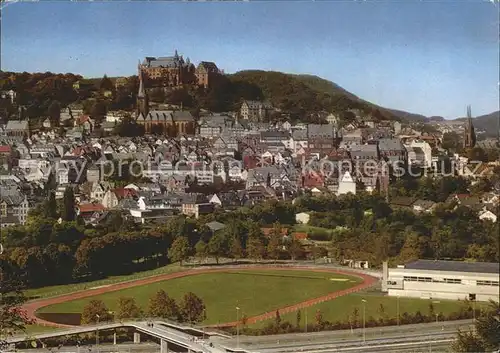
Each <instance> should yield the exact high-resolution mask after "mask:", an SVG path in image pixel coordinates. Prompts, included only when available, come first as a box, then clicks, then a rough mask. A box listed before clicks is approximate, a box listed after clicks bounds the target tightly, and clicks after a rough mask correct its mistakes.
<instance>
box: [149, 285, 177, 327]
mask: <svg viewBox="0 0 500 353" xmlns="http://www.w3.org/2000/svg"><path fill="white" fill-rule="evenodd" d="M149 315H150V316H152V317H160V318H164V319H170V320H177V319H178V317H179V315H180V310H179V307H178V305H177V303H176V302H175V299H173V298H170V297H169V296H168V294H167V293H166V292H165V291H164V290H159V291H158V292H156V294H155V295H154V296H153V297H151V298H150V300H149Z"/></svg>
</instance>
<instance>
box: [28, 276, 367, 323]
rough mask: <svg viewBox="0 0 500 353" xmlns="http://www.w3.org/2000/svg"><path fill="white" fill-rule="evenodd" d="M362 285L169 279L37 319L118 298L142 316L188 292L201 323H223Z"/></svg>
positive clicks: (340, 280) (349, 281)
mask: <svg viewBox="0 0 500 353" xmlns="http://www.w3.org/2000/svg"><path fill="white" fill-rule="evenodd" d="M360 282H361V279H359V278H357V277H351V276H345V275H340V274H334V273H321V272H314V271H302V270H300V271H298V270H252V271H228V272H218V273H207V274H199V275H192V276H186V277H182V278H176V279H171V280H167V281H163V282H158V283H153V284H149V285H147V286H138V287H134V288H129V289H124V290H121V291H116V292H109V293H106V294H102V295H99V296H95V297H89V298H85V299H80V300H74V301H69V302H65V303H61V304H56V305H51V306H47V307H44V308H42V309H40V310H39V311H38V312H39V313H81V312H82V309H83V307H84V306H85V304H86V303H88V302H89V301H90V300H92V299H100V300H103V301H104V303H105V304H106V306H107V307H108V308H109V309H110V310H111V311H116V310H117V309H118V308H117V303H118V298H120V297H132V298H135V300H136V302H137V304H139V305H140V306H141V307H142V308H143V309H145V310H147V307H148V302H149V298H150V297H151V296H152V295H153V294H155V293H156V292H157V291H158V290H160V289H163V290H165V291H166V292H167V293H168V294H169V295H170V296H171V297H173V298H175V299H178V300H180V299H181V298H182V296H183V295H184V294H185V293H187V292H193V293H195V294H196V295H198V296H200V297H201V298H202V299H203V300H204V302H205V305H206V308H207V320H206V322H205V323H207V324H214V323H223V322H228V321H235V320H236V307H237V306H238V307H240V308H241V311H240V315H247V316H249V317H250V316H253V315H258V314H262V313H264V312H266V311H271V310H275V309H278V308H281V307H283V306H287V305H292V304H295V303H299V302H301V301H305V300H307V299H311V298H315V297H319V296H322V295H325V294H328V293H330V292H334V291H338V290H342V289H346V288H350V287H353V286H354V285H356V284H358V283H360Z"/></svg>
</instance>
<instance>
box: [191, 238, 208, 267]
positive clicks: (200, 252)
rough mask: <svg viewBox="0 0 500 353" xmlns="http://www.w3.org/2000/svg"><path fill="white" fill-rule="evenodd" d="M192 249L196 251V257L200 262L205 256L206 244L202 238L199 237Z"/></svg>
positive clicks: (206, 251)
mask: <svg viewBox="0 0 500 353" xmlns="http://www.w3.org/2000/svg"><path fill="white" fill-rule="evenodd" d="M194 250H195V253H196V257H197V258H198V259H199V260H200V263H201V262H203V260H205V259H206V258H207V253H208V245H207V243H205V242H204V241H203V239H200V240H199V241H198V242H197V243H196V245H195V246H194Z"/></svg>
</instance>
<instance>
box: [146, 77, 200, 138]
mask: <svg viewBox="0 0 500 353" xmlns="http://www.w3.org/2000/svg"><path fill="white" fill-rule="evenodd" d="M138 75H139V92H138V93H137V120H136V122H137V123H138V124H140V125H142V126H144V130H145V132H146V133H148V134H150V133H157V134H166V135H168V136H171V137H175V136H179V135H193V134H194V133H195V121H194V118H193V116H192V115H191V113H190V112H189V111H182V110H180V111H174V110H150V109H149V97H148V94H147V92H146V90H145V83H144V75H143V72H142V71H141V70H140V68H139V72H138Z"/></svg>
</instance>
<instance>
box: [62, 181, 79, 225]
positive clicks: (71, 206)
mask: <svg viewBox="0 0 500 353" xmlns="http://www.w3.org/2000/svg"><path fill="white" fill-rule="evenodd" d="M75 218H76V211H75V195H74V194H73V189H72V188H71V187H67V188H66V190H64V195H63V209H62V219H63V220H64V221H69V222H71V221H74V220H75Z"/></svg>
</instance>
